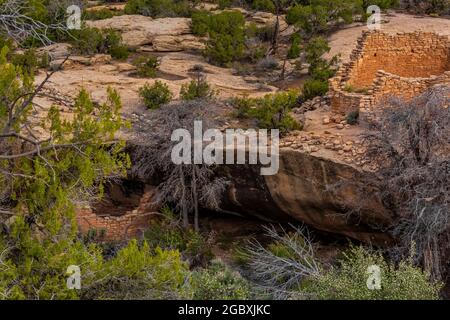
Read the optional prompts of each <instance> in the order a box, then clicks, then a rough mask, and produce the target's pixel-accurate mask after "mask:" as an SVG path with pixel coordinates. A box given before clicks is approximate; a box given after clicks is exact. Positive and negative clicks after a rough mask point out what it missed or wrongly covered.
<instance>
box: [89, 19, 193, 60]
mask: <svg viewBox="0 0 450 320" xmlns="http://www.w3.org/2000/svg"><path fill="white" fill-rule="evenodd" d="M190 21H191V20H190V19H188V18H159V19H152V18H150V17H144V16H141V15H122V16H115V17H112V18H110V19H104V20H97V21H87V22H86V23H87V25H88V26H90V27H95V28H99V29H114V30H118V31H120V32H121V33H122V38H123V41H124V43H125V44H127V45H129V46H134V47H139V46H147V47H152V46H153V42H154V41H156V43H157V48H162V49H163V51H180V50H183V49H182V48H183V46H186V47H187V48H199V47H201V43H200V41H199V42H198V43H195V39H196V38H195V37H194V36H193V35H192V33H191V27H190V23H191V22H190ZM177 38H179V39H178V42H177V40H176V39H177ZM177 44H178V45H179V46H176V45H177ZM174 47H175V48H176V49H175V50H174ZM168 48H170V50H169V49H168ZM180 48H181V49H180ZM153 51H157V49H155V48H154V50H153Z"/></svg>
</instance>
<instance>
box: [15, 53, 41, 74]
mask: <svg viewBox="0 0 450 320" xmlns="http://www.w3.org/2000/svg"><path fill="white" fill-rule="evenodd" d="M10 60H11V62H12V63H13V64H14V65H16V66H20V67H22V70H23V71H25V72H27V73H29V74H33V73H34V72H35V71H36V69H37V67H38V66H39V65H40V63H39V59H38V57H37V56H36V51H35V50H34V49H29V50H25V51H24V52H23V53H12V54H11V57H10Z"/></svg>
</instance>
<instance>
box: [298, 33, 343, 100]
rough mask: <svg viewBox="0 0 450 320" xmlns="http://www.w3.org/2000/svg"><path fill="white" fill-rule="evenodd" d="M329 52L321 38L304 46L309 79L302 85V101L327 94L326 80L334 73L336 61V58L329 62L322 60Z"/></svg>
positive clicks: (312, 40) (316, 38) (326, 44)
mask: <svg viewBox="0 0 450 320" xmlns="http://www.w3.org/2000/svg"><path fill="white" fill-rule="evenodd" d="M329 51H330V47H329V45H328V43H327V41H326V40H325V38H323V37H315V38H313V39H311V40H310V41H309V42H308V44H307V45H306V48H305V52H306V62H308V63H309V69H308V74H309V75H310V76H311V79H309V80H308V81H306V82H305V84H304V85H303V93H302V98H303V100H308V99H312V98H314V97H316V96H323V95H324V94H326V93H327V92H328V79H330V78H331V77H333V76H334V74H335V73H336V63H337V61H338V56H335V57H333V58H332V59H331V60H330V61H327V60H325V59H324V58H322V56H323V55H324V54H325V53H327V52H329Z"/></svg>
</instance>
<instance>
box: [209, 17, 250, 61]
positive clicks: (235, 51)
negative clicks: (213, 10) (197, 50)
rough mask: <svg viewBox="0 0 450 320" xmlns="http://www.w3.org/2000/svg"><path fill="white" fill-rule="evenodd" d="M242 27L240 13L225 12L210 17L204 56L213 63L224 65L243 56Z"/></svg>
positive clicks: (242, 19) (243, 23)
mask: <svg viewBox="0 0 450 320" xmlns="http://www.w3.org/2000/svg"><path fill="white" fill-rule="evenodd" d="M244 25H245V19H244V16H243V15H242V13H240V12H237V11H225V12H222V13H219V14H216V15H212V16H211V17H210V21H209V28H208V34H209V40H208V42H207V45H206V49H205V55H206V56H207V57H208V58H209V59H210V60H211V61H212V62H214V63H217V64H219V65H225V64H227V63H229V62H232V61H234V60H238V59H240V58H242V57H243V55H244V48H245V47H244V38H245V36H244Z"/></svg>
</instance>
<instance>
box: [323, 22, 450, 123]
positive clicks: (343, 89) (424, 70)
mask: <svg viewBox="0 0 450 320" xmlns="http://www.w3.org/2000/svg"><path fill="white" fill-rule="evenodd" d="M448 70H450V40H449V38H448V37H444V36H440V35H437V34H434V33H422V32H415V33H402V34H397V35H387V34H384V33H382V32H378V31H374V32H364V33H363V34H362V36H361V37H360V38H359V39H358V43H357V46H356V48H355V50H354V51H353V52H352V55H351V57H350V62H348V63H346V64H343V65H342V66H341V68H339V70H338V71H337V73H336V76H335V77H333V78H332V79H330V82H329V87H330V98H331V106H332V110H333V111H334V112H336V113H340V114H347V113H348V112H350V111H354V110H360V111H362V112H365V111H371V110H372V109H373V108H374V107H375V106H376V105H377V103H378V102H379V101H380V100H381V99H382V98H383V97H384V96H386V95H395V96H399V97H402V98H405V99H410V98H412V97H414V96H417V95H419V94H420V93H422V92H423V91H425V90H426V89H427V88H428V87H430V86H432V85H435V84H441V83H448V82H449V73H448Z"/></svg>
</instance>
